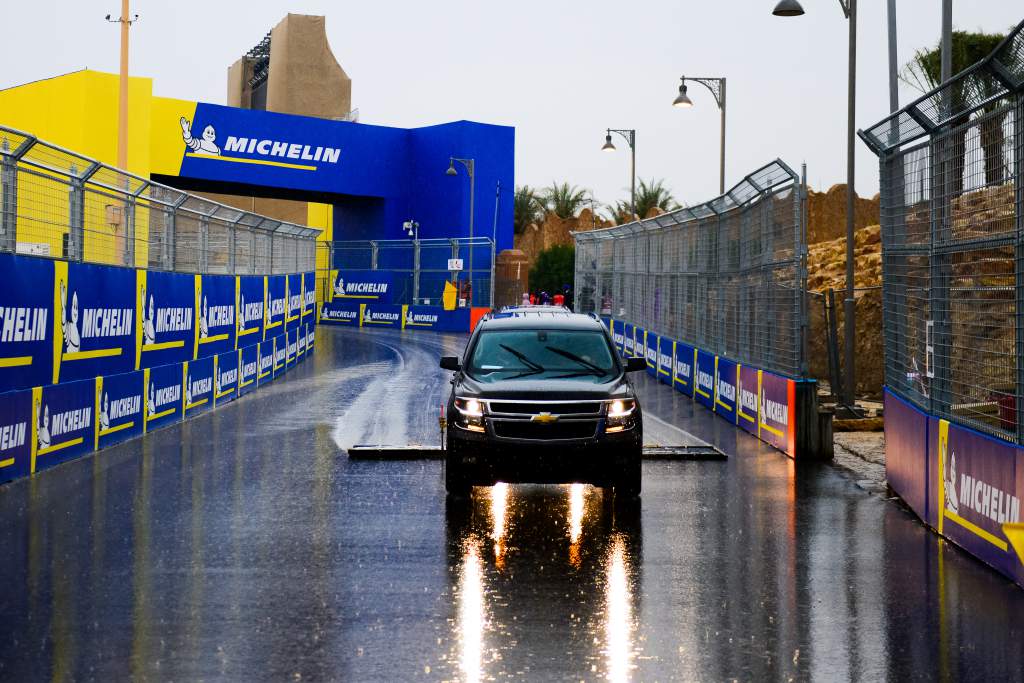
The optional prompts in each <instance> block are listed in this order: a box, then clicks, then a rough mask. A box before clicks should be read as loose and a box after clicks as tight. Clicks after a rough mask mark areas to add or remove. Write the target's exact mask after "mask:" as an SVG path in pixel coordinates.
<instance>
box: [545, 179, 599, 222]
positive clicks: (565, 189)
mask: <svg viewBox="0 0 1024 683" xmlns="http://www.w3.org/2000/svg"><path fill="white" fill-rule="evenodd" d="M540 196H541V201H542V202H543V204H544V209H545V211H547V212H548V213H553V214H555V215H556V216H558V217H559V218H574V217H575V216H576V214H578V213H579V212H580V210H581V209H582V208H583V206H584V205H585V204H586V203H587V201H588V200H587V191H586V190H581V189H580V188H578V187H576V186H575V185H570V184H569V183H556V182H552V183H551V185H550V187H547V188H545V189H544V190H543V192H541V195H540Z"/></svg>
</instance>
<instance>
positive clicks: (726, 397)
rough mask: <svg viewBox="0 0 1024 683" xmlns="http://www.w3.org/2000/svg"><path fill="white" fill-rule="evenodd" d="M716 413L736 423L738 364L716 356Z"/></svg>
mask: <svg viewBox="0 0 1024 683" xmlns="http://www.w3.org/2000/svg"><path fill="white" fill-rule="evenodd" d="M715 412H716V413H718V414H719V415H721V416H722V417H724V418H725V419H726V420H729V421H730V422H736V363H734V362H733V361H731V360H729V359H728V358H725V357H724V356H715Z"/></svg>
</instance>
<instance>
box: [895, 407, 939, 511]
mask: <svg viewBox="0 0 1024 683" xmlns="http://www.w3.org/2000/svg"><path fill="white" fill-rule="evenodd" d="M928 475H929V461H928V415H926V414H925V413H924V412H923V411H921V410H919V409H917V408H915V407H914V406H912V405H911V404H910V403H908V402H906V401H904V400H903V399H901V398H899V397H898V396H896V395H895V394H893V393H891V392H889V391H888V390H886V392H885V478H886V480H887V481H888V483H889V486H891V487H892V488H893V490H894V491H896V493H898V494H899V495H900V498H902V499H903V500H904V501H906V503H907V505H909V506H910V508H911V509H912V510H913V511H914V512H916V513H917V515H918V516H919V517H920V518H921V519H923V520H925V521H926V522H927V523H928V524H931V525H932V526H933V527H936V526H938V520H937V519H936V517H935V515H934V514H933V511H932V510H931V506H929V504H928V498H929V496H928V491H929V488H930V487H929V486H928V481H929V476H928Z"/></svg>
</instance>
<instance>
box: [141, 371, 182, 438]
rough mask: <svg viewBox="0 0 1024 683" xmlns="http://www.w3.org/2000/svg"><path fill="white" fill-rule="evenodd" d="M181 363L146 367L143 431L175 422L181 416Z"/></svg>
mask: <svg viewBox="0 0 1024 683" xmlns="http://www.w3.org/2000/svg"><path fill="white" fill-rule="evenodd" d="M183 374H184V373H183V366H182V364H181V363H172V364H170V365H161V366H159V367H155V368H146V379H145V386H146V387H147V389H146V400H145V402H144V406H145V408H144V414H145V427H143V432H146V431H150V430H153V429H157V428H159V427H163V426H166V425H169V424H171V423H174V422H177V421H179V420H180V419H181V417H182V409H183V408H184V401H183V400H182V392H181V385H182V375H183Z"/></svg>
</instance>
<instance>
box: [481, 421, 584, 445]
mask: <svg viewBox="0 0 1024 683" xmlns="http://www.w3.org/2000/svg"><path fill="white" fill-rule="evenodd" d="M493 425H494V434H495V435H496V436H497V437H498V438H503V439H531V440H535V441H548V440H555V439H589V438H592V437H593V436H594V433H595V432H597V422H596V421H593V420H584V421H582V422H575V421H574V422H549V423H547V424H541V423H539V422H526V421H525V420H508V421H504V420H498V421H495V422H494V423H493Z"/></svg>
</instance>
